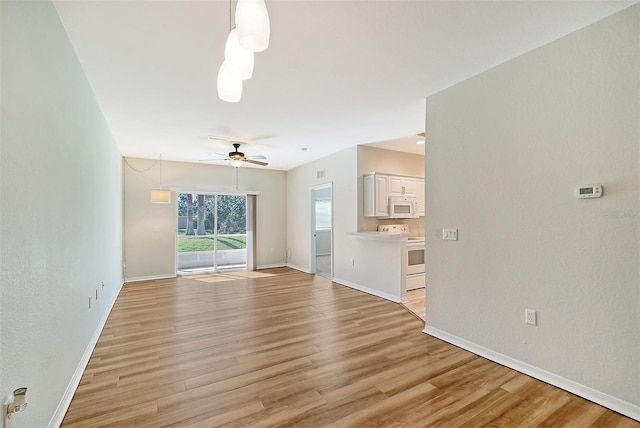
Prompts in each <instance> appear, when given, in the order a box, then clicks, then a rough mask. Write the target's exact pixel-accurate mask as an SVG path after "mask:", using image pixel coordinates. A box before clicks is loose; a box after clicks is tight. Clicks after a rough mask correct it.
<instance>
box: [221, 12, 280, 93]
mask: <svg viewBox="0 0 640 428" xmlns="http://www.w3.org/2000/svg"><path fill="white" fill-rule="evenodd" d="M231 1H232V0H230V1H229V27H230V31H229V36H228V37H227V43H226V44H225V48H224V58H225V59H224V61H223V62H222V65H221V66H220V70H219V71H218V97H219V98H220V99H221V100H223V101H227V102H230V103H237V102H238V101H240V98H242V81H243V80H248V79H250V78H251V76H252V75H253V64H254V52H262V51H264V50H266V49H267V48H268V47H269V36H270V34H271V25H270V23H269V13H268V12H267V5H266V4H265V3H264V0H238V2H237V4H236V15H235V22H236V27H235V28H233V26H232V25H231Z"/></svg>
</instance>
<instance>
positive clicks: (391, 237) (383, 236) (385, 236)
mask: <svg viewBox="0 0 640 428" xmlns="http://www.w3.org/2000/svg"><path fill="white" fill-rule="evenodd" d="M347 235H351V236H355V237H357V238H359V239H370V240H375V241H398V242H404V241H406V242H413V243H418V242H420V241H422V242H424V236H415V237H412V236H408V235H405V234H402V233H396V234H391V233H382V232H347Z"/></svg>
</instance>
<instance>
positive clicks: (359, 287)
mask: <svg viewBox="0 0 640 428" xmlns="http://www.w3.org/2000/svg"><path fill="white" fill-rule="evenodd" d="M333 282H337V283H338V284H340V285H345V286H347V287H349V288H353V289H355V290H358V291H363V292H365V293H367V294H373V295H374V296H376V297H382V298H383V299H387V300H390V301H392V302H393V303H400V302H401V301H402V298H401V297H400V296H394V295H392V294H388V293H384V292H382V291H378V290H374V289H372V288H369V287H365V286H364V285H360V284H356V283H354V282H351V281H347V280H346V279H340V278H333Z"/></svg>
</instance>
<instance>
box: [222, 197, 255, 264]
mask: <svg viewBox="0 0 640 428" xmlns="http://www.w3.org/2000/svg"><path fill="white" fill-rule="evenodd" d="M216 220H217V222H216V241H215V247H216V250H215V265H216V269H246V267H247V197H246V196H244V195H216Z"/></svg>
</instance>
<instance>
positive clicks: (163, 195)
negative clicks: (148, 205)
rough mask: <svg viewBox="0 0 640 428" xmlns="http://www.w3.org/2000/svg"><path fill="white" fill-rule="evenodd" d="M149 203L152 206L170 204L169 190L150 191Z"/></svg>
mask: <svg viewBox="0 0 640 428" xmlns="http://www.w3.org/2000/svg"><path fill="white" fill-rule="evenodd" d="M151 202H153V203H154V204H168V203H170V202H171V191H170V190H169V189H151Z"/></svg>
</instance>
